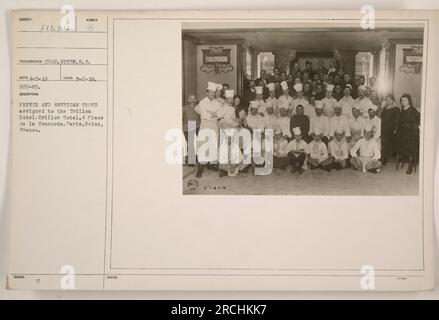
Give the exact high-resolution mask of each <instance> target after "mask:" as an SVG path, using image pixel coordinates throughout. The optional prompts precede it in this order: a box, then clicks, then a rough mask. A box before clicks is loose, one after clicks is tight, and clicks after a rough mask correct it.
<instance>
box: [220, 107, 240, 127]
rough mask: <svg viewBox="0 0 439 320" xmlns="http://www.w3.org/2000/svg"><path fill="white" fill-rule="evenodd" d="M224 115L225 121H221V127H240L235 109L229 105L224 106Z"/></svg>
mask: <svg viewBox="0 0 439 320" xmlns="http://www.w3.org/2000/svg"><path fill="white" fill-rule="evenodd" d="M222 114H223V116H224V118H223V119H221V120H220V126H221V127H223V128H236V127H237V126H238V123H239V121H238V119H237V118H236V115H235V108H234V107H232V106H229V105H228V104H227V103H225V104H224V105H223V109H222Z"/></svg>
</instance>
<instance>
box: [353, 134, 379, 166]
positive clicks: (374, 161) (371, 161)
mask: <svg viewBox="0 0 439 320" xmlns="http://www.w3.org/2000/svg"><path fill="white" fill-rule="evenodd" d="M358 152H359V155H358ZM351 156H352V158H351V164H352V166H353V167H354V169H356V170H359V171H362V172H366V171H369V172H372V173H378V172H379V170H380V168H381V162H380V161H379V159H380V158H381V151H380V148H379V145H378V141H376V140H375V139H373V128H372V126H370V125H366V127H365V128H364V138H362V139H360V140H358V141H357V143H356V144H355V145H354V147H353V148H352V149H351Z"/></svg>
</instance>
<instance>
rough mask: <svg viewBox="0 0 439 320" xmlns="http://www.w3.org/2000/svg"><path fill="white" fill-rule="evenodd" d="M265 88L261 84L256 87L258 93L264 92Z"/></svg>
mask: <svg viewBox="0 0 439 320" xmlns="http://www.w3.org/2000/svg"><path fill="white" fill-rule="evenodd" d="M263 89H264V88H263V87H261V86H257V87H255V90H256V94H262V90H263Z"/></svg>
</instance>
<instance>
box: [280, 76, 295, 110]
mask: <svg viewBox="0 0 439 320" xmlns="http://www.w3.org/2000/svg"><path fill="white" fill-rule="evenodd" d="M280 85H281V87H282V92H283V94H282V95H281V96H280V97H279V104H282V105H283V106H285V107H287V110H293V98H292V97H291V96H290V94H289V88H288V83H287V82H286V81H282V82H281V84H280Z"/></svg>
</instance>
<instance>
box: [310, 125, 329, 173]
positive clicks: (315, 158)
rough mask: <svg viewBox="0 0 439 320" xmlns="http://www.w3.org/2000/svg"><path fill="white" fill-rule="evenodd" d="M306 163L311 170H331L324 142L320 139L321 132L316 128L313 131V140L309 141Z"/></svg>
mask: <svg viewBox="0 0 439 320" xmlns="http://www.w3.org/2000/svg"><path fill="white" fill-rule="evenodd" d="M309 152H310V153H309V156H308V164H309V165H310V168H311V170H313V169H317V168H320V169H323V170H326V171H331V166H332V159H331V158H330V157H329V155H328V149H327V148H326V144H325V143H324V142H323V141H322V133H321V132H320V131H318V130H315V131H314V140H313V141H311V142H310V143H309Z"/></svg>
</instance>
